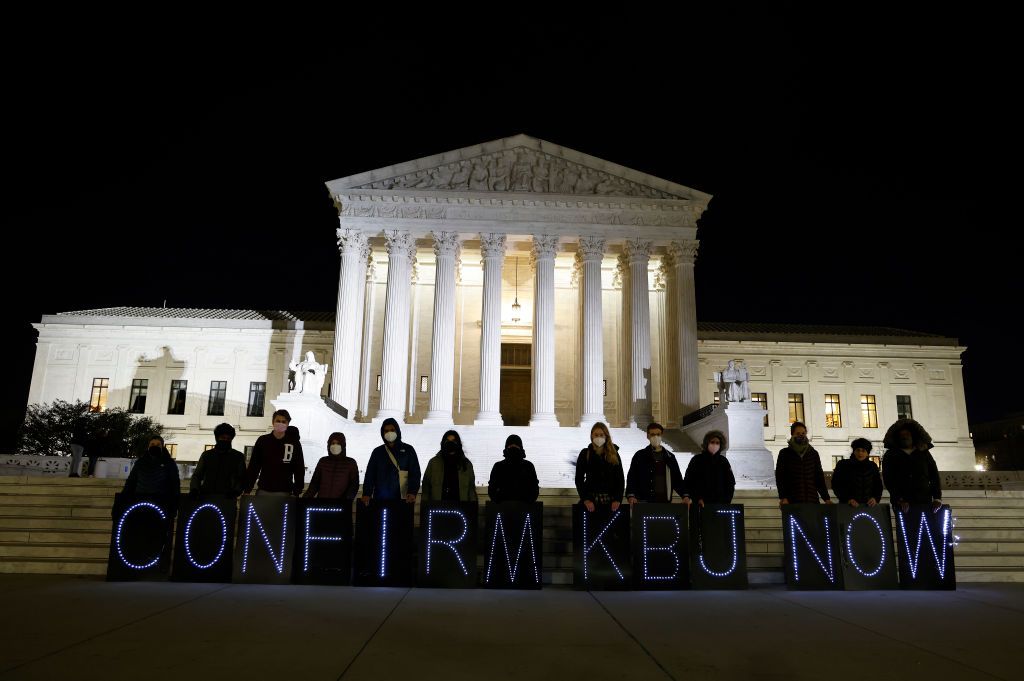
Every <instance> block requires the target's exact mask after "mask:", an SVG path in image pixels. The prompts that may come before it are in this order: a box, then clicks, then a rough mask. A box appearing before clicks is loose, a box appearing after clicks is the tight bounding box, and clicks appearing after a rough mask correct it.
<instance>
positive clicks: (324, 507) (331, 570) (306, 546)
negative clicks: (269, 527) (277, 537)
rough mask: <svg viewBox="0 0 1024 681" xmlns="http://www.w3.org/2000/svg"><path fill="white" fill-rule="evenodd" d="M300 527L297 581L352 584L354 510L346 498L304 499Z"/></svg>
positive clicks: (296, 549) (296, 563) (298, 529)
mask: <svg viewBox="0 0 1024 681" xmlns="http://www.w3.org/2000/svg"><path fill="white" fill-rule="evenodd" d="M298 516H299V525H298V527H297V528H296V535H297V541H296V542H295V547H296V548H295V563H294V565H293V566H292V571H293V572H292V574H293V575H294V581H295V583H296V584H349V583H350V582H351V581H352V511H351V502H349V501H344V500H314V499H303V500H302V501H300V502H299V512H298Z"/></svg>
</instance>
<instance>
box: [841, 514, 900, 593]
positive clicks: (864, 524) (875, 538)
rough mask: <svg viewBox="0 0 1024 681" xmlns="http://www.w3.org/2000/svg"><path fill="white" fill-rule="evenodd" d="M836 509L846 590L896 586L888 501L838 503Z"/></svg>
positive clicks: (891, 587)
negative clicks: (855, 504)
mask: <svg viewBox="0 0 1024 681" xmlns="http://www.w3.org/2000/svg"><path fill="white" fill-rule="evenodd" d="M836 512H837V519H838V522H839V534H840V539H839V545H840V550H841V551H842V556H843V584H844V586H845V588H846V590H847V591H855V590H861V589H896V588H898V587H899V582H898V579H897V575H896V552H895V551H894V550H893V545H892V517H891V516H890V515H889V505H888V504H878V505H877V506H868V505H866V504H861V505H860V506H858V507H857V508H851V507H850V506H848V505H847V504H840V505H839V506H837V507H836Z"/></svg>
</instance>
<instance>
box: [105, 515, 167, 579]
mask: <svg viewBox="0 0 1024 681" xmlns="http://www.w3.org/2000/svg"><path fill="white" fill-rule="evenodd" d="M139 508H151V509H153V510H154V511H156V512H157V514H158V515H159V516H160V520H167V514H166V513H164V510H163V509H162V508H160V507H159V506H157V505H156V504H153V503H150V502H148V501H140V502H137V503H134V504H132V505H131V506H129V507H128V508H127V509H126V510H125V512H124V514H122V515H121V520H120V521H118V523H117V535H116V536H115V537H114V542H115V546H116V547H117V555H118V556H120V558H121V562H122V563H124V564H125V566H127V567H130V568H132V569H133V570H146V569H148V568H151V567H153V566H154V565H156V564H157V563H158V562H160V555H161V553H163V549H162V548H161V551H160V553H157V554H156V558H154V559H153V560H151V561H149V562H148V563H144V564H142V565H136V564H134V563H130V562H128V559H127V558H125V557H124V552H123V551H121V530H122V529H123V528H124V521H125V519H126V518H127V517H128V516H129V515H131V514H132V513H134V512H135V510H136V509H139Z"/></svg>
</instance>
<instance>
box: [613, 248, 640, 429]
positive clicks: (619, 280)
mask: <svg viewBox="0 0 1024 681" xmlns="http://www.w3.org/2000/svg"><path fill="white" fill-rule="evenodd" d="M629 280H630V276H629V258H627V257H626V254H625V253H619V257H618V258H617V260H616V266H615V285H616V286H618V287H619V289H620V290H621V291H622V297H621V300H620V302H621V305H620V306H619V313H620V317H621V318H620V320H619V343H620V347H619V352H618V353H616V354H617V357H618V368H619V381H618V383H619V389H618V403H619V408H618V416H619V421H620V424H621V425H622V426H625V427H628V426H636V422H635V421H633V379H632V378H630V376H631V375H632V360H631V359H630V358H631V356H632V353H633V351H632V347H633V330H632V327H631V321H630V320H631V319H632V316H633V315H632V304H633V303H632V300H631V299H630V297H629Z"/></svg>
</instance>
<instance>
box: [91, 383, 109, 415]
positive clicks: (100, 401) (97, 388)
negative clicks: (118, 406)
mask: <svg viewBox="0 0 1024 681" xmlns="http://www.w3.org/2000/svg"><path fill="white" fill-rule="evenodd" d="M109 389H110V379H109V378H94V379H92V394H91V395H90V396H89V411H106V409H107V391H108V390H109Z"/></svg>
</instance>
